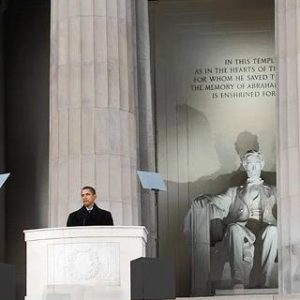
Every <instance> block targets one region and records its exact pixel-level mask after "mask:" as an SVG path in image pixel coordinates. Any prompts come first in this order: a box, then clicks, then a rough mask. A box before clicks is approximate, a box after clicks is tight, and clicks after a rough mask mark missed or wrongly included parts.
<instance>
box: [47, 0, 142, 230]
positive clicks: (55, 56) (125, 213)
mask: <svg viewBox="0 0 300 300" xmlns="http://www.w3.org/2000/svg"><path fill="white" fill-rule="evenodd" d="M50 68H51V70H50V72H51V75H50V78H51V90H50V127H51V128H50V185H49V192H50V226H64V225H65V223H66V218H67V216H68V213H69V212H70V211H73V210H76V209H78V208H79V207H80V205H81V201H80V194H79V193H80V187H82V186H84V185H92V186H95V188H96V190H97V194H98V200H97V203H98V204H99V206H101V207H102V208H104V209H108V210H110V211H111V212H112V215H113V217H114V221H115V224H117V225H137V224H140V222H141V220H140V218H141V217H140V215H141V213H140V211H141V208H140V196H139V193H138V182H137V177H136V170H137V168H138V139H137V122H138V118H137V101H138V98H137V96H138V91H137V53H136V1H135V0H52V1H51V66H50Z"/></svg>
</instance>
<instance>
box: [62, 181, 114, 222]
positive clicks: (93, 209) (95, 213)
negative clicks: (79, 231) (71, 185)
mask: <svg viewBox="0 0 300 300" xmlns="http://www.w3.org/2000/svg"><path fill="white" fill-rule="evenodd" d="M96 198H97V195H96V190H95V189H94V188H93V187H91V186H85V187H83V188H82V189H81V199H82V203H83V206H82V207H81V208H80V209H79V210H76V211H74V212H72V213H71V214H70V215H69V217H68V221H67V226H93V225H94V226H95V225H113V219H112V216H111V213H110V212H109V211H106V210H104V209H101V208H99V207H98V206H97V205H96V203H95V200H96Z"/></svg>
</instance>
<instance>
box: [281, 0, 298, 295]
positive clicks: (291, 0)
mask: <svg viewBox="0 0 300 300" xmlns="http://www.w3.org/2000/svg"><path fill="white" fill-rule="evenodd" d="M299 16H300V11H299V1H298V0H276V1H275V25H276V26H275V36H276V52H277V53H276V54H277V77H278V80H277V81H278V82H277V87H278V89H277V90H278V97H277V107H278V121H277V123H278V133H279V135H278V137H277V140H278V145H277V153H278V154H277V158H278V161H277V170H278V176H277V186H278V189H279V201H278V204H279V207H278V212H279V216H278V217H279V243H280V247H279V249H278V251H279V253H278V254H279V255H278V258H279V259H278V261H279V289H280V293H281V294H286V295H288V294H299V293H300V265H299V260H300V251H299V249H300V247H299V245H300V231H299V225H300V218H299V215H300V201H299V197H300V186H299V182H300V170H299V166H300V155H299V132H300V128H299V116H300V114H299V104H300V103H299V99H300V98H299V88H300V85H299V83H300V82H299V38H300V32H299V29H298V28H299ZM295 297H296V298H294V299H300V296H295Z"/></svg>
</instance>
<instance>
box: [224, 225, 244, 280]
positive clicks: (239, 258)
mask: <svg viewBox="0 0 300 300" xmlns="http://www.w3.org/2000/svg"><path fill="white" fill-rule="evenodd" d="M225 242H226V244H227V250H228V257H229V263H230V267H231V278H232V282H233V285H235V284H243V283H244V276H243V244H244V234H243V229H242V228H241V226H239V225H237V224H229V225H228V226H227V229H226V233H225Z"/></svg>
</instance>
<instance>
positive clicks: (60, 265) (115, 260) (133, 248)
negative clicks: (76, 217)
mask: <svg viewBox="0 0 300 300" xmlns="http://www.w3.org/2000/svg"><path fill="white" fill-rule="evenodd" d="M25 240H26V249H27V262H26V263H27V290H26V295H27V296H26V300H37V299H38V300H44V299H52V300H54V299H55V300H58V299H59V300H63V299H68V300H77V299H78V300H79V299H80V300H96V299H105V300H110V299H112V300H128V299H130V261H131V260H134V259H136V258H139V257H144V256H145V248H146V242H147V231H146V230H145V228H144V227H133V226H131V227H117V226H114V227H110V226H91V227H72V228H70V227H68V228H52V229H37V230H26V231H25Z"/></svg>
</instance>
